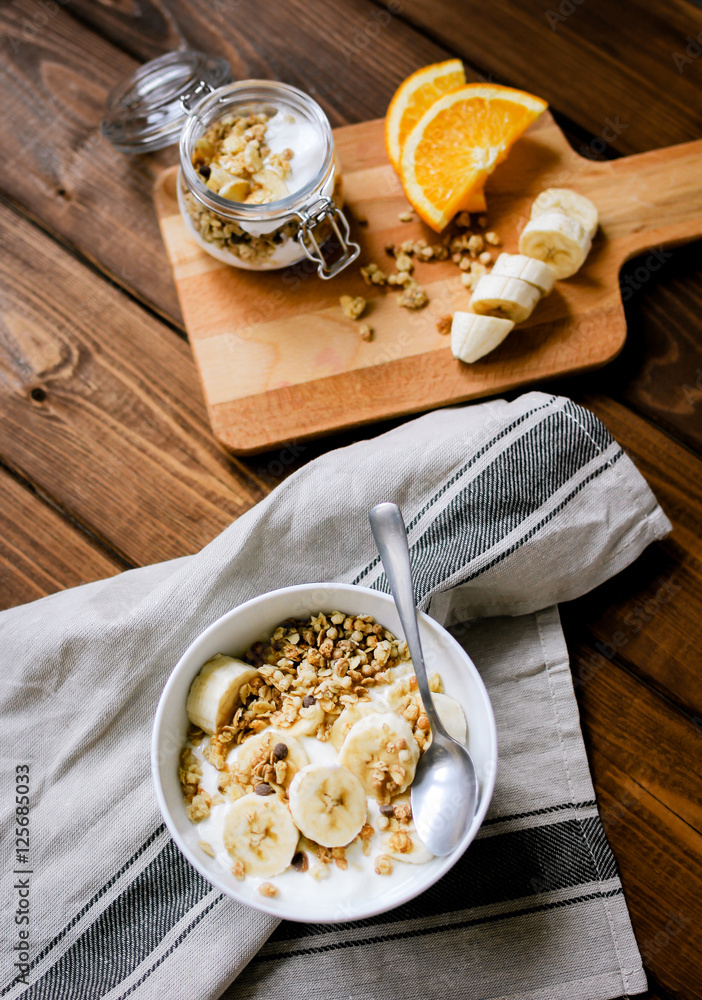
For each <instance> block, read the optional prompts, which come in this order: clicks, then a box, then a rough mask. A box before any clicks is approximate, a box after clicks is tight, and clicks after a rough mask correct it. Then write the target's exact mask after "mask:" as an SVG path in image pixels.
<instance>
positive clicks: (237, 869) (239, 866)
mask: <svg viewBox="0 0 702 1000" xmlns="http://www.w3.org/2000/svg"><path fill="white" fill-rule="evenodd" d="M232 875H233V876H234V878H235V879H236V880H237V881H238V882H243V881H244V879H245V877H246V865H245V864H244V862H243V861H235V862H234V864H233V865H232Z"/></svg>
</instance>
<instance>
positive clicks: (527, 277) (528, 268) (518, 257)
mask: <svg viewBox="0 0 702 1000" xmlns="http://www.w3.org/2000/svg"><path fill="white" fill-rule="evenodd" d="M490 274H491V275H496V274H499V275H500V277H502V278H521V280H522V281H528V282H529V284H530V285H535V286H536V287H537V288H538V289H539V291H540V292H541V295H542V296H544V295H549V294H550V293H551V292H552V291H553V286H554V284H555V281H556V275H555V274H554V271H553V268H552V267H549V266H548V264H544V262H543V261H542V260H536V258H535V257H525V256H524V255H523V254H521V253H501V254H500V256H499V257H498V258H497V260H496V261H495V265H494V267H493V269H492V271H490Z"/></svg>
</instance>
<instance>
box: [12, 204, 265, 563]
mask: <svg viewBox="0 0 702 1000" xmlns="http://www.w3.org/2000/svg"><path fill="white" fill-rule="evenodd" d="M0 312H1V313H2V315H1V317H0V373H1V377H0V441H1V444H0V459H2V461H4V462H5V463H7V464H8V465H10V466H11V467H14V468H17V469H20V470H21V471H22V473H23V474H24V475H25V476H26V478H28V479H29V480H30V481H31V482H32V483H35V484H36V485H38V486H39V487H40V488H41V489H43V490H44V491H45V492H46V493H47V494H48V495H49V496H51V497H53V498H55V499H56V501H57V503H58V505H59V506H61V507H62V508H64V509H65V510H66V511H67V512H69V513H70V514H71V516H73V517H75V518H76V519H77V520H78V521H80V522H82V523H85V524H88V525H90V527H91V529H92V530H93V531H94V532H95V533H96V534H97V535H98V536H99V537H100V538H102V539H105V540H106V541H107V543H108V544H109V545H110V546H111V547H112V548H113V549H114V550H115V551H117V552H119V553H121V554H122V555H123V556H124V557H125V558H126V559H127V560H129V561H130V562H133V563H135V564H137V565H141V564H143V563H148V562H154V561H158V560H160V559H168V558H171V557H172V556H179V555H183V554H184V553H185V552H194V551H196V550H197V549H199V548H200V547H201V546H202V545H204V544H206V543H207V542H208V541H210V540H211V539H212V538H213V537H214V535H216V534H217V533H218V532H219V531H221V530H222V529H223V528H225V527H226V526H227V525H228V524H229V523H230V522H231V521H232V520H233V519H234V518H235V517H237V516H238V515H239V514H241V513H242V512H243V511H245V510H247V509H248V508H249V507H250V506H251V505H252V504H253V503H255V502H256V500H258V499H260V498H261V497H262V496H263V495H264V494H265V489H264V488H263V487H262V485H261V484H260V483H259V482H258V481H257V480H255V479H254V478H252V477H251V476H250V475H248V474H247V473H245V472H244V470H243V467H242V466H240V465H239V464H237V463H236V462H235V461H234V460H232V459H230V458H229V457H228V456H227V455H226V454H225V453H224V452H223V450H222V449H221V448H220V447H219V446H218V445H217V444H216V443H215V442H214V440H213V439H212V436H211V433H210V431H209V427H208V425H207V422H206V418H205V413H204V406H203V403H202V400H201V395H200V388H199V385H198V383H197V378H196V375H195V372H194V369H193V365H192V360H191V357H190V353H189V348H188V345H187V344H186V343H184V342H183V341H182V340H181V339H180V338H179V337H176V336H175V335H174V334H173V332H172V331H171V330H169V329H168V328H167V327H164V326H163V324H162V323H160V322H159V321H158V320H157V319H154V318H152V317H150V316H149V315H148V314H146V313H145V312H144V311H143V310H141V309H140V308H139V307H138V306H137V305H135V304H134V303H133V302H131V301H130V300H129V299H127V298H126V297H125V296H124V295H123V294H122V293H121V292H119V291H118V290H116V289H115V288H112V287H111V286H109V285H108V284H107V283H106V282H104V281H103V280H101V279H100V278H99V277H97V276H96V275H94V274H93V273H92V272H90V271H89V270H88V269H87V268H85V267H84V266H83V265H82V264H80V263H79V262H77V261H76V260H75V259H74V258H73V257H72V256H71V255H70V254H68V253H66V252H65V251H64V250H62V249H61V248H60V247H59V246H58V245H57V244H56V243H54V242H53V241H52V240H50V239H48V238H47V237H44V236H42V235H41V234H40V233H39V232H38V230H36V228H35V227H33V226H32V225H31V224H30V223H27V222H24V221H23V220H21V219H19V218H18V217H16V216H15V215H14V214H13V213H12V212H11V211H9V210H8V209H6V208H2V207H0Z"/></svg>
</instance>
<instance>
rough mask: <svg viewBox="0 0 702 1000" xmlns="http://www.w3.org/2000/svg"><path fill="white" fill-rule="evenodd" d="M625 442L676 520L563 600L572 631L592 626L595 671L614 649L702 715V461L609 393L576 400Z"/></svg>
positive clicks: (588, 665) (588, 667)
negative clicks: (665, 534) (627, 559)
mask: <svg viewBox="0 0 702 1000" xmlns="http://www.w3.org/2000/svg"><path fill="white" fill-rule="evenodd" d="M579 401H580V402H582V403H583V404H584V405H585V406H589V407H590V408H591V409H592V410H593V412H595V413H596V414H597V416H598V417H600V419H601V420H602V421H603V422H604V423H605V424H606V425H607V427H608V428H609V429H610V431H611V432H612V434H613V435H614V437H615V438H616V439H617V440H618V441H619V442H620V444H622V446H623V447H624V448H625V450H626V451H627V452H628V454H629V455H630V457H631V458H632V459H633V461H634V462H635V464H636V465H637V466H638V468H639V470H640V471H641V473H642V474H643V476H644V477H645V479H646V480H647V482H648V483H649V485H650V486H651V488H652V489H653V491H654V493H655V494H656V496H657V497H658V499H659V501H660V503H661V505H662V507H663V509H664V510H665V512H666V513H667V515H668V516H669V517H670V519H671V521H672V523H673V533H672V534H671V535H670V537H669V538H667V539H665V540H663V541H662V542H658V543H656V544H655V545H652V546H650V547H649V548H648V549H647V550H646V552H644V553H643V555H642V556H640V558H639V559H638V560H637V561H636V562H635V563H634V564H633V565H632V566H630V567H629V568H628V569H626V570H625V571H624V572H623V573H620V574H618V575H617V576H616V577H615V578H613V579H612V580H610V581H608V582H607V583H605V584H603V585H602V586H601V587H598V588H597V589H596V590H595V591H593V592H592V593H590V594H588V595H586V596H585V597H583V598H581V599H580V600H578V601H577V602H572V603H571V604H568V605H564V606H563V608H562V613H563V618H564V623H565V625H566V628H567V630H568V635H569V638H571V639H575V638H582V637H583V636H584V635H587V634H590V635H592V636H593V637H594V639H595V640H596V641H597V642H598V643H599V648H598V649H596V650H595V652H594V660H593V661H592V662H591V661H589V660H587V661H584V662H583V663H582V664H579V665H578V670H579V671H582V672H584V673H585V674H589V673H590V672H591V671H592V670H595V671H598V670H599V669H600V668H602V667H603V666H606V662H607V660H608V659H609V658H611V657H613V656H616V657H617V658H618V659H620V660H621V661H622V662H624V663H626V664H627V665H629V667H630V669H631V670H634V671H635V672H636V673H637V674H638V675H639V676H640V677H641V678H642V679H644V680H645V681H646V683H648V684H652V685H653V686H654V687H656V688H657V689H658V690H659V691H661V692H662V693H663V694H664V695H665V696H666V697H667V698H670V699H672V700H673V701H674V702H676V703H677V704H679V705H680V706H682V707H683V708H684V709H685V710H687V711H689V712H690V713H691V714H692V715H696V716H699V717H700V718H702V682H701V680H700V669H699V664H700V657H699V650H700V648H702V541H701V540H700V524H702V500H701V499H700V494H699V489H698V485H697V484H698V483H699V482H702V461H700V459H698V458H696V457H695V456H694V455H692V454H691V453H690V452H689V451H688V450H687V449H686V448H684V447H682V446H681V445H678V444H675V443H674V442H673V441H672V440H671V439H670V438H669V437H668V436H667V435H666V434H664V433H663V432H661V431H659V430H657V429H656V428H654V427H652V426H651V424H649V423H648V421H646V420H644V419H643V418H641V417H639V416H637V415H636V414H634V413H632V412H631V410H628V409H627V408H626V407H624V406H622V405H621V404H620V403H617V402H615V401H613V400H609V399H607V398H606V397H605V396H601V395H598V396H596V397H595V396H586V397H584V398H583V399H581V400H579Z"/></svg>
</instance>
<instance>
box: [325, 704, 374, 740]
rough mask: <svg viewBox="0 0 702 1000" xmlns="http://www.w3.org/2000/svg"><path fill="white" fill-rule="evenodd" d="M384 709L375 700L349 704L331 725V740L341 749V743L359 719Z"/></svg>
mask: <svg viewBox="0 0 702 1000" xmlns="http://www.w3.org/2000/svg"><path fill="white" fill-rule="evenodd" d="M382 711H383V709H382V708H381V707H380V706H379V705H377V704H376V702H374V701H357V702H356V704H355V705H347V706H346V708H345V709H344V711H343V712H342V713H341V715H340V716H339V718H338V719H337V720H336V721H335V723H334V725H333V726H332V727H331V734H330V736H329V742H330V743H331V745H332V746H333V747H334V748H335V749H336V750H340V749H341V744H342V743H343V742H344V740H345V739H346V737H347V736H348V734H349V730H350V729H351V727H352V726H353V725H354V724H355V723H356V722H358V720H359V719H363V718H365V716H366V715H373V714H378V713H379V712H382Z"/></svg>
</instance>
